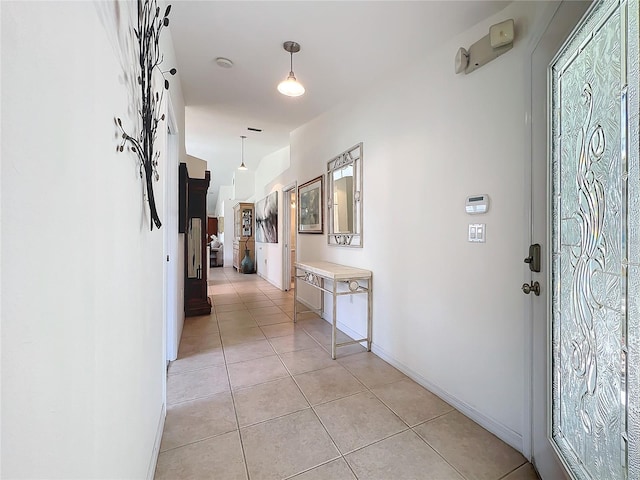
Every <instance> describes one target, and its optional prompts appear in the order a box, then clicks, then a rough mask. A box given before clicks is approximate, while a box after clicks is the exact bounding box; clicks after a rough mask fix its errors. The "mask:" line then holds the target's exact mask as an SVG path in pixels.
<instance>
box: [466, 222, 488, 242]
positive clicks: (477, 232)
mask: <svg viewBox="0 0 640 480" xmlns="http://www.w3.org/2000/svg"><path fill="white" fill-rule="evenodd" d="M486 228H487V227H486V225H485V224H484V223H470V224H469V241H470V242H473V243H485V238H486Z"/></svg>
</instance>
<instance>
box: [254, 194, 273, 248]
mask: <svg viewBox="0 0 640 480" xmlns="http://www.w3.org/2000/svg"><path fill="white" fill-rule="evenodd" d="M256 242H261V243H278V192H277V191H275V192H272V193H271V194H269V195H268V196H266V197H265V198H263V199H262V200H260V201H259V202H257V203H256Z"/></svg>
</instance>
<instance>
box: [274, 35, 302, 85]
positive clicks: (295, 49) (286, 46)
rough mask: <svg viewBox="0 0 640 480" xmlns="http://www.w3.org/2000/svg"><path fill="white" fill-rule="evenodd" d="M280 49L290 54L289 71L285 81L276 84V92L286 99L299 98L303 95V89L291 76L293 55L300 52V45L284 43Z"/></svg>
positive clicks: (293, 76)
mask: <svg viewBox="0 0 640 480" xmlns="http://www.w3.org/2000/svg"><path fill="white" fill-rule="evenodd" d="M282 47H283V48H284V49H285V51H287V52H289V53H290V54H291V70H290V71H289V76H288V77H287V79H286V80H283V81H282V82H280V83H279V84H278V91H279V92H280V93H281V94H283V95H286V96H287V97H299V96H300V95H302V94H303V93H304V87H303V86H302V84H301V83H300V82H299V81H298V80H296V77H295V75H294V74H293V54H294V53H297V52H299V51H300V44H299V43H296V42H284V44H283V45H282Z"/></svg>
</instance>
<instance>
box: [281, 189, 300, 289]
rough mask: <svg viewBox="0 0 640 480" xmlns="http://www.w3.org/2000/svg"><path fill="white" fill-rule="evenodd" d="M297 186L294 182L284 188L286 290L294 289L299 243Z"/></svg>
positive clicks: (284, 281)
mask: <svg viewBox="0 0 640 480" xmlns="http://www.w3.org/2000/svg"><path fill="white" fill-rule="evenodd" d="M296 187H297V185H296V183H293V184H291V185H288V186H286V187H285V188H284V189H283V190H282V206H283V208H282V210H283V212H284V218H283V222H282V227H283V228H282V229H283V238H284V242H283V251H282V288H283V290H284V291H286V292H287V291H289V290H293V285H294V283H293V277H294V275H295V263H296V243H297V221H296V218H297V215H296V212H297V209H296V190H297V188H296Z"/></svg>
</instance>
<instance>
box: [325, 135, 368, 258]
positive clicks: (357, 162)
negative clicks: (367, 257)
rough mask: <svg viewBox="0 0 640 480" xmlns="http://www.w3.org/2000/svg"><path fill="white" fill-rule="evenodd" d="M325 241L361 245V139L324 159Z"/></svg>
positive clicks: (351, 245) (336, 243)
mask: <svg viewBox="0 0 640 480" xmlns="http://www.w3.org/2000/svg"><path fill="white" fill-rule="evenodd" d="M327 170H328V182H327V183H328V184H329V185H328V187H329V188H328V197H327V200H328V202H327V203H328V208H329V236H328V241H329V245H341V246H345V247H362V143H359V144H358V145H355V146H354V147H351V148H350V149H349V150H347V151H346V152H343V153H341V154H340V155H338V156H337V157H335V158H333V159H332V160H330V161H329V162H328V163H327Z"/></svg>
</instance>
